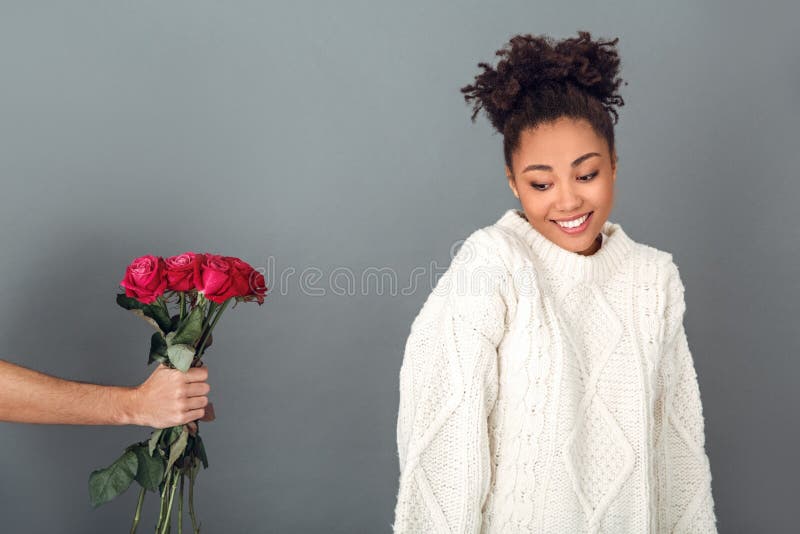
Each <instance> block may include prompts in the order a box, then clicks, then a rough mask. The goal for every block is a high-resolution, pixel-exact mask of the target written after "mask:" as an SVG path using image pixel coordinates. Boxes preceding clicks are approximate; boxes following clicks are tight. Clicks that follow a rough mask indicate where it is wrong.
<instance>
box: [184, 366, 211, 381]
mask: <svg viewBox="0 0 800 534" xmlns="http://www.w3.org/2000/svg"><path fill="white" fill-rule="evenodd" d="M184 376H185V379H186V382H205V381H206V380H208V366H207V365H204V366H203V367H192V368H190V369H189V370H188V371H186V373H184Z"/></svg>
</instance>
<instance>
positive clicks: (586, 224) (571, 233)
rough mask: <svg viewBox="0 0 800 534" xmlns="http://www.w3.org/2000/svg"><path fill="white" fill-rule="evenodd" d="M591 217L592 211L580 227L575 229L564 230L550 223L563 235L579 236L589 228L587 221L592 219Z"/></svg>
mask: <svg viewBox="0 0 800 534" xmlns="http://www.w3.org/2000/svg"><path fill="white" fill-rule="evenodd" d="M592 215H594V211H590V212H589V215H588V216H587V217H586V220H585V221H583V223H581V225H580V226H576V227H575V228H565V227H563V226H561V225H560V224H558V223H557V222H555V221H552V222H553V224H555V225H556V226H558V227H559V228H560V229H561V230H562V231H563V232H564V233H565V234H569V235H575V234H580V233H581V232H583V231H584V230H586V228H587V227H588V226H589V221H590V220H591V219H592Z"/></svg>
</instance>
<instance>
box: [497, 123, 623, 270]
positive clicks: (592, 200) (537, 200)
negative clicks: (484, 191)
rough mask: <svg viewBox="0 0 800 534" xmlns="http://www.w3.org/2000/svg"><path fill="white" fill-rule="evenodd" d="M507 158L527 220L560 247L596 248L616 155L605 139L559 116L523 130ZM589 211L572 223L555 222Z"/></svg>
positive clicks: (609, 197) (610, 197)
mask: <svg viewBox="0 0 800 534" xmlns="http://www.w3.org/2000/svg"><path fill="white" fill-rule="evenodd" d="M612 158H613V159H612ZM511 159H512V167H513V169H509V168H508V167H507V166H506V176H507V177H508V184H509V186H510V187H511V190H512V191H513V192H514V196H516V197H517V198H518V199H519V201H520V203H521V204H522V211H524V212H525V215H526V216H527V218H528V222H530V224H531V225H532V226H533V227H534V228H535V229H536V230H537V231H539V233H541V234H542V235H543V236H545V237H546V238H547V239H549V240H550V241H552V242H553V243H555V244H556V245H558V246H560V247H561V248H564V249H567V250H569V251H572V252H576V253H578V254H583V255H591V254H594V253H595V252H597V250H598V249H599V248H600V245H601V242H600V241H599V240H597V238H598V236H599V234H600V231H601V230H602V228H603V224H604V223H605V222H606V220H607V219H608V216H609V215H610V214H611V209H612V207H613V205H614V183H615V181H616V179H617V165H616V155H613V156H612V155H611V154H609V152H608V144H607V143H606V141H605V139H604V138H602V137H600V136H598V135H597V134H596V133H595V131H594V130H593V129H592V127H591V125H590V124H589V122H588V121H586V120H584V119H572V118H566V117H562V118H560V119H558V120H556V121H554V122H551V123H548V124H542V125H539V126H537V127H536V128H533V129H527V130H524V131H523V132H522V133H521V135H520V145H519V148H518V149H517V151H516V152H514V153H513V154H512V157H511ZM589 213H591V215H590V216H589V218H588V219H587V220H586V221H584V222H583V224H581V225H580V226H579V227H578V228H576V229H570V228H566V229H564V228H562V227H561V226H559V224H558V223H556V222H554V220H564V219H568V220H570V219H575V218H576V217H578V218H580V217H582V216H584V215H586V214H589ZM579 220H580V219H579Z"/></svg>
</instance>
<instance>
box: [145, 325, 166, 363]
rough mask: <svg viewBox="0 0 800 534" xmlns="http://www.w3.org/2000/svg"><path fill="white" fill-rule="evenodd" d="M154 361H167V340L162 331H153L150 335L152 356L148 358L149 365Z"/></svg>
mask: <svg viewBox="0 0 800 534" xmlns="http://www.w3.org/2000/svg"><path fill="white" fill-rule="evenodd" d="M153 362H161V363H166V362H167V340H166V339H164V336H163V335H162V334H161V332H153V335H152V336H151V337H150V357H149V358H148V360H147V365H150V364H151V363H153Z"/></svg>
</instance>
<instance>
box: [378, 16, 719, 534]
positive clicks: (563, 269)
mask: <svg viewBox="0 0 800 534" xmlns="http://www.w3.org/2000/svg"><path fill="white" fill-rule="evenodd" d="M615 43H616V39H615V40H613V41H593V40H592V39H591V38H590V35H589V33H588V32H579V36H578V38H571V39H565V40H564V41H560V42H557V43H556V42H553V40H552V39H551V38H549V37H546V36H539V37H534V36H531V35H519V36H515V37H513V38H512V39H511V41H510V43H509V44H508V46H507V47H506V48H504V49H501V50H499V51H498V52H497V55H498V56H501V58H502V59H501V60H500V61H499V62H498V64H497V66H496V67H492V66H491V65H488V64H486V63H480V64H479V66H481V67H483V71H484V72H483V73H482V74H479V75H478V76H477V77H476V81H475V83H474V84H473V85H469V86H467V87H464V88H463V89H462V92H463V93H464V94H465V98H466V100H467V101H468V102H469V101H470V100H474V102H475V104H474V113H473V115H472V118H473V120H474V119H475V116H476V114H477V112H478V111H479V110H480V109H485V110H486V112H487V115H488V116H489V120H490V122H491V123H492V125H493V126H494V127H495V128H497V130H498V131H499V132H500V133H502V134H503V148H504V154H505V160H506V165H505V173H506V177H507V179H508V185H509V187H510V188H511V190H512V191H513V193H514V196H515V197H516V198H517V199H518V200H519V202H520V205H521V209H509V210H507V211H506V212H505V213H504V214H503V215H502V216H501V217H500V218H499V219H498V220H497V222H495V223H494V224H492V225H490V226H486V227H483V228H480V229H478V230H476V231H475V232H473V234H472V235H470V236H469V237H468V238H467V239H466V241H465V242H464V243H463V245H462V247H461V248H460V249H459V252H458V254H457V255H456V257H454V258H453V261H452V264H451V265H450V267H449V268H448V270H447V271H446V272H445V274H444V275H443V276H442V277H441V278H440V280H439V283H438V285H437V287H436V288H435V289H434V291H433V293H432V294H431V295H430V296H429V297H428V298H427V299H426V301H425V303H424V305H423V307H422V310H420V312H419V314H418V315H417V317H416V318H415V319H414V322H413V323H412V325H411V331H410V333H409V336H408V340H407V342H406V345H405V354H404V357H403V364H402V366H401V369H400V380H399V381H400V403H399V411H398V417H397V448H398V459H399V462H400V483H399V491H398V495H397V505H396V507H395V522H394V525H393V527H394V532H395V533H422V532H425V533H427V532H472V533H479V532H480V533H482V534H488V533H494V532H576V533H577V532H591V533H600V532H608V533H615V534H620V533H631V534H633V533H636V534H639V533H642V532H649V533H661V532H664V533H666V532H703V533H708V532H712V533H713V532H716V517H715V512H714V501H713V498H712V494H711V471H710V463H709V460H708V457H707V456H706V453H705V448H704V447H705V437H704V418H703V413H702V408H701V402H700V391H699V387H698V381H697V375H696V373H695V370H694V363H693V359H692V355H691V352H690V350H689V345H688V342H687V339H686V332H685V330H684V328H683V323H682V322H683V313H684V311H685V307H686V305H685V302H684V298H683V291H684V286H683V283H682V281H681V277H680V274H679V272H678V268H677V266H676V265H675V263H674V262H673V261H672V255H671V254H670V253H668V252H664V251H661V250H658V249H656V248H654V247H651V246H649V245H645V244H642V243H637V242H635V241H633V240H632V239H631V238H630V237H628V235H627V234H626V233H625V232H624V231H623V229H622V226H621V225H620V224H618V223H614V222H611V221H609V220H608V217H609V215H610V214H611V211H612V208H613V205H614V187H615V184H616V176H617V155H616V151H615V148H614V131H613V126H612V120H611V117H612V115H613V116H614V118H615V119H616V117H617V114H616V109H615V106H618V105H622V104H623V101H622V98H621V97H620V96H619V95H618V94H617V93H616V91H617V88H618V86H619V85H620V83H621V80H620V79H619V78H618V77H617V74H618V70H619V58H618V56H617V52H616V50H615V49H614V44H615ZM487 273H490V276H489V278H490V280H489V282H490V283H488V284H484V283H482V282H484V281H485V280H486V274H487ZM479 281H480V282H479ZM454 282H455V283H454Z"/></svg>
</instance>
